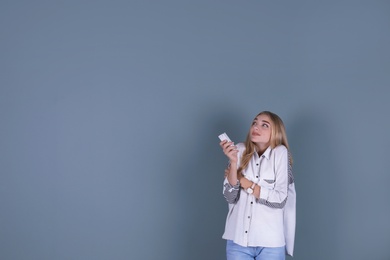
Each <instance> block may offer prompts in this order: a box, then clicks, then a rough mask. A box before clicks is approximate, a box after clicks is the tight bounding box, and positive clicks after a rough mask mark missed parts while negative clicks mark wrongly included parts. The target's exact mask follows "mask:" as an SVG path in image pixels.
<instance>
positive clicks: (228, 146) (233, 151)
mask: <svg viewBox="0 0 390 260" xmlns="http://www.w3.org/2000/svg"><path fill="white" fill-rule="evenodd" d="M219 145H220V146H221V148H222V151H223V153H224V154H225V155H226V156H227V157H228V158H229V160H230V163H236V162H237V153H238V150H237V148H236V146H235V145H234V143H233V142H228V141H226V140H224V141H222V142H220V143H219Z"/></svg>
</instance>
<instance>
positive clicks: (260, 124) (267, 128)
mask: <svg viewBox="0 0 390 260" xmlns="http://www.w3.org/2000/svg"><path fill="white" fill-rule="evenodd" d="M271 127H272V126H271V120H270V118H269V117H268V116H267V115H258V116H257V117H256V118H255V119H254V120H253V122H252V126H251V129H250V138H251V141H252V142H254V143H255V144H256V145H257V146H258V147H259V148H260V149H265V148H267V147H268V146H269V144H270V140H271Z"/></svg>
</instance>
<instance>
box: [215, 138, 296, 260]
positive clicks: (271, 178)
mask: <svg viewBox="0 0 390 260" xmlns="http://www.w3.org/2000/svg"><path fill="white" fill-rule="evenodd" d="M236 146H237V149H238V163H237V167H239V166H240V162H241V157H242V154H243V152H244V151H245V145H244V144H242V143H239V144H237V145H236ZM289 172H291V174H290V175H289ZM243 174H244V176H245V178H247V179H248V180H250V181H253V182H255V183H257V184H258V185H259V186H260V187H261V189H260V198H259V199H256V198H255V197H254V196H253V195H252V194H248V193H247V192H246V191H245V190H244V189H242V188H239V186H238V185H237V186H232V185H231V184H230V183H229V182H228V180H227V178H225V180H224V190H223V193H224V196H225V197H226V199H227V200H228V202H229V212H228V215H227V218H226V225H225V232H224V234H223V236H222V238H224V239H228V240H233V241H234V242H235V243H236V244H239V245H241V246H245V247H247V246H260V247H281V246H286V251H287V253H288V254H289V255H292V254H293V247H294V236H295V199H296V198H295V186H294V182H293V179H292V171H291V167H290V166H289V153H288V150H287V148H286V147H285V146H283V145H280V146H277V147H275V148H274V149H271V148H270V147H269V148H268V149H267V150H266V151H265V152H264V153H263V155H262V156H260V157H259V155H258V154H257V153H256V152H255V153H254V155H253V156H252V158H251V160H250V162H249V164H248V167H247V168H246V169H245V170H244V171H243ZM287 198H288V199H287Z"/></svg>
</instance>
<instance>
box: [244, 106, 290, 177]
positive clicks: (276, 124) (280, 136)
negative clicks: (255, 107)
mask: <svg viewBox="0 0 390 260" xmlns="http://www.w3.org/2000/svg"><path fill="white" fill-rule="evenodd" d="M260 115H266V116H268V117H269V119H270V121H271V122H270V123H271V138H270V147H271V149H273V148H275V147H277V146H279V145H284V146H285V147H286V148H287V150H288V151H290V148H289V146H288V141H287V134H286V128H285V127H284V123H283V121H282V119H281V118H280V117H279V116H278V115H277V114H275V113H272V112H270V111H263V112H260V113H259V114H258V115H257V116H256V117H258V116H260ZM256 117H255V118H256ZM255 152H256V145H255V143H253V142H252V141H251V138H250V130H249V132H248V134H247V136H246V140H245V151H244V153H243V154H242V158H241V166H240V167H239V168H238V171H237V174H240V173H241V172H242V170H244V169H246V168H247V167H248V164H249V161H250V159H251V157H252V155H253V154H254V153H255ZM289 163H290V164H291V165H292V163H293V162H292V157H291V155H290V152H289Z"/></svg>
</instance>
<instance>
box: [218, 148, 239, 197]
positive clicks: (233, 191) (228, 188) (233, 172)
mask: <svg viewBox="0 0 390 260" xmlns="http://www.w3.org/2000/svg"><path fill="white" fill-rule="evenodd" d="M220 146H221V147H222V150H223V152H224V154H225V155H226V156H227V157H228V158H229V165H228V168H227V169H226V170H225V181H224V185H223V195H224V197H225V199H226V201H227V202H228V203H231V204H232V203H236V202H237V201H238V199H239V195H240V183H239V181H238V178H237V153H238V150H237V149H236V147H235V146H234V145H233V143H232V142H227V141H222V142H221V143H220Z"/></svg>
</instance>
